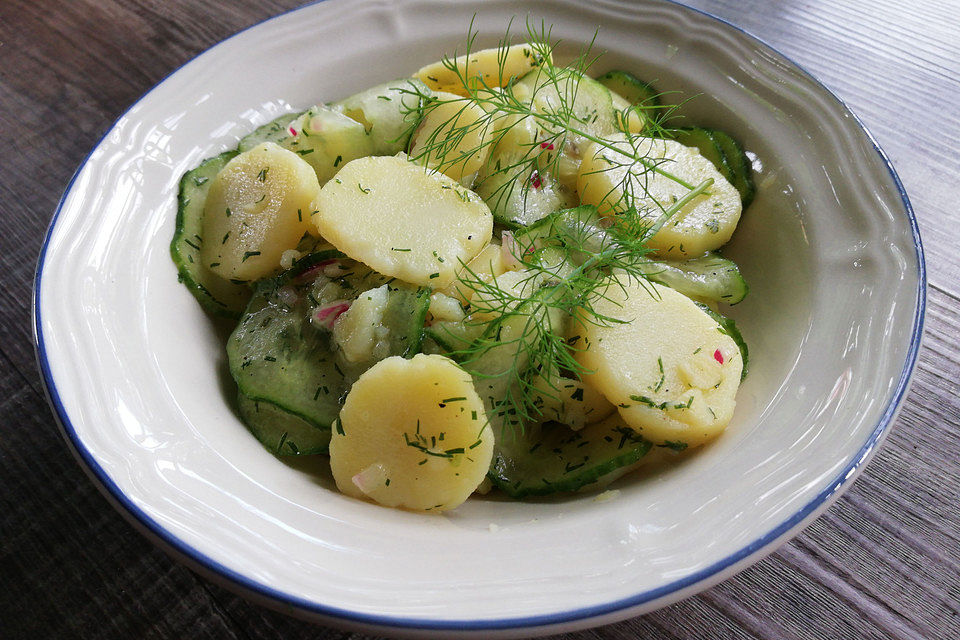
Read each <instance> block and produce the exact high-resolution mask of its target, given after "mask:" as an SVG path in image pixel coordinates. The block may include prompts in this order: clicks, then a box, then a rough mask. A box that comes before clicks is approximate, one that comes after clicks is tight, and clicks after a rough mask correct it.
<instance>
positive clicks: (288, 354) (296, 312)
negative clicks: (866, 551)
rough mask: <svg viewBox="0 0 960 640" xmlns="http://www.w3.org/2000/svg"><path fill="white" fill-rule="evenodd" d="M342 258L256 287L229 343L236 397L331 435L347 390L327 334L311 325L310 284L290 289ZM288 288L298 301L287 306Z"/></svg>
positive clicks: (315, 259)
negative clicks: (272, 407) (260, 403)
mask: <svg viewBox="0 0 960 640" xmlns="http://www.w3.org/2000/svg"><path fill="white" fill-rule="evenodd" d="M340 255H341V254H339V252H336V251H324V252H320V253H319V254H314V255H313V256H311V259H310V260H307V261H301V262H300V263H298V264H297V265H295V266H294V268H293V269H291V270H289V271H287V272H285V273H283V274H281V275H279V276H277V277H276V278H273V279H271V280H265V281H262V282H261V283H260V285H259V286H258V287H257V291H256V293H255V294H254V296H253V299H251V300H250V304H249V306H248V307H247V310H246V313H245V314H244V316H243V318H242V319H241V320H240V323H239V324H238V325H237V327H236V329H234V330H233V333H232V334H231V335H230V338H229V339H228V340H227V360H228V362H229V365H230V373H231V374H232V375H233V378H234V380H236V381H237V386H238V387H239V388H240V393H241V394H243V395H245V396H247V398H249V399H250V400H265V401H267V402H270V403H273V404H275V405H276V406H278V407H279V408H281V409H283V410H284V411H286V412H288V413H291V414H293V415H295V416H297V417H299V418H301V419H302V420H304V421H305V422H307V423H308V424H310V425H312V426H314V427H316V428H319V429H327V430H329V428H330V425H331V424H333V421H334V420H335V419H336V417H337V414H338V413H339V412H340V398H341V397H342V396H343V395H344V394H345V393H346V392H347V389H348V385H347V381H346V379H345V378H344V375H343V372H342V370H341V369H340V367H339V366H338V365H337V363H336V362H335V361H334V359H333V357H332V355H333V351H332V345H331V344H330V342H331V341H330V334H329V333H328V332H326V331H322V330H320V329H318V328H315V327H314V326H313V325H312V324H311V323H310V313H311V310H312V309H311V306H310V305H311V303H310V300H309V297H308V296H307V295H305V291H304V290H305V289H306V287H307V286H308V285H300V286H296V285H294V284H293V283H294V279H295V278H296V277H298V276H300V275H305V274H306V273H307V270H308V269H310V267H312V266H314V265H316V264H318V263H319V262H322V261H324V260H328V259H335V258H337V257H339V256H340ZM288 284H289V285H291V286H292V291H293V293H295V294H296V300H295V302H293V303H292V304H291V303H290V297H291V296H290V295H289V293H290V292H291V287H288V286H286V285H288Z"/></svg>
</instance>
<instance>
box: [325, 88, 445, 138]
mask: <svg viewBox="0 0 960 640" xmlns="http://www.w3.org/2000/svg"><path fill="white" fill-rule="evenodd" d="M431 93H432V92H431V91H430V89H428V88H427V85H425V84H423V83H422V82H420V81H419V80H417V79H415V78H404V79H401V80H395V81H393V82H387V83H385V84H381V85H378V86H376V87H372V88H370V89H367V90H366V91H362V92H360V93H358V94H356V95H353V96H350V97H349V98H347V99H345V100H341V101H340V102H337V103H334V105H333V106H334V107H335V108H340V109H342V110H343V113H344V114H345V115H346V116H347V117H349V118H352V119H354V120H356V121H357V122H359V123H360V124H362V125H363V127H364V129H365V130H366V132H367V134H368V135H369V136H370V142H371V144H372V147H373V150H372V152H371V153H372V154H373V155H383V156H392V155H395V154H397V153H399V152H401V151H403V150H404V149H406V148H407V143H408V142H409V141H410V134H411V133H413V128H414V126H415V125H416V124H417V122H418V121H419V120H420V115H421V109H422V106H423V96H429V95H431Z"/></svg>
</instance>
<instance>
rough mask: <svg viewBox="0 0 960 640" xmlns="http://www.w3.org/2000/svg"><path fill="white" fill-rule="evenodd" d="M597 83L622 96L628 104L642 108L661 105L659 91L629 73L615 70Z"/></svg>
mask: <svg viewBox="0 0 960 640" xmlns="http://www.w3.org/2000/svg"><path fill="white" fill-rule="evenodd" d="M597 82H599V83H600V84H602V85H603V86H605V87H606V88H607V89H609V90H610V91H613V92H615V93H618V94H620V95H621V96H623V97H624V98H625V99H626V100H627V102H629V103H630V104H633V105H639V106H642V107H656V106H659V104H660V98H659V95H660V94H659V93H657V90H656V89H654V88H653V87H652V86H650V85H649V84H648V83H646V82H644V81H643V80H641V79H640V78H638V77H636V76H635V75H633V74H632V73H629V72H627V71H621V70H619V69H614V70H613V71H608V72H606V73H605V74H603V75H602V76H600V77H598V78H597Z"/></svg>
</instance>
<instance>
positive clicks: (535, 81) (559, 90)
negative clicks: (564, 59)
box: [516, 67, 618, 136]
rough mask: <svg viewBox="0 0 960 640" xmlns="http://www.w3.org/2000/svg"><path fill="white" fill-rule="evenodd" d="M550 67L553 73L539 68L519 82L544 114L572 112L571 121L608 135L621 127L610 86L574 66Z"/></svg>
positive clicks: (597, 132) (598, 134) (521, 89)
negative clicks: (618, 123) (615, 117)
mask: <svg viewBox="0 0 960 640" xmlns="http://www.w3.org/2000/svg"><path fill="white" fill-rule="evenodd" d="M551 69H552V73H553V77H550V76H548V75H547V72H546V71H545V70H543V69H540V70H537V71H532V72H530V73H528V74H527V75H526V76H524V77H523V79H521V80H520V81H519V82H518V83H517V86H516V88H517V89H518V91H519V93H522V94H529V95H530V96H531V99H530V101H531V104H532V105H533V108H534V109H536V110H537V111H539V112H540V113H543V114H553V115H556V114H560V115H561V116H563V115H564V114H572V115H573V119H572V121H574V122H575V124H576V125H577V126H578V127H583V129H584V130H585V132H586V133H589V134H591V135H596V136H608V135H610V134H612V133H614V132H615V131H617V130H618V129H617V123H616V120H615V119H614V114H613V98H612V97H611V96H610V90H609V89H607V88H606V87H605V86H603V85H602V84H600V83H599V82H597V81H596V80H594V79H593V78H591V77H589V76H585V75H583V74H581V73H579V72H578V71H576V70H574V69H568V68H562V67H551ZM571 95H572V96H574V98H573V100H572V101H571V100H570V99H569V96H571Z"/></svg>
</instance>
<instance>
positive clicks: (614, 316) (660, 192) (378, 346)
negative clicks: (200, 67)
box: [171, 33, 753, 512]
mask: <svg viewBox="0 0 960 640" xmlns="http://www.w3.org/2000/svg"><path fill="white" fill-rule="evenodd" d="M469 41H470V42H472V39H470V40H469ZM591 60H593V58H592V57H591V56H590V55H589V54H588V53H585V54H584V55H582V56H581V57H579V58H577V59H575V60H573V61H572V62H570V63H568V64H560V63H559V62H557V61H555V60H554V52H553V49H552V46H551V45H550V44H549V43H548V42H547V39H546V38H545V37H542V34H536V33H531V34H530V37H529V38H528V39H527V41H526V42H524V43H521V44H516V45H501V46H500V47H497V48H494V49H486V50H478V51H469V52H468V53H467V54H465V55H462V56H458V57H453V58H443V59H442V60H441V61H439V62H436V63H434V64H430V65H427V66H425V67H423V68H421V69H420V70H418V71H416V72H415V73H413V74H412V75H411V76H410V77H407V78H401V79H398V80H393V81H390V82H386V83H384V84H381V85H378V86H375V87H372V88H370V89H367V90H365V91H361V92H360V93H358V94H356V95H353V96H350V97H347V98H346V99H343V100H340V101H339V102H332V103H323V104H317V105H315V106H311V107H309V108H308V109H306V110H304V111H300V112H295V113H289V114H285V115H283V116H280V117H279V118H277V119H275V120H273V121H272V122H269V123H268V124H266V125H264V126H262V127H260V128H259V129H257V130H255V131H253V132H251V133H250V134H249V135H247V136H246V137H244V138H242V139H241V140H240V141H239V144H238V145H237V147H236V148H235V149H232V150H229V151H226V152H224V153H221V154H220V155H217V156H214V157H212V158H209V159H207V160H205V161H203V162H202V163H201V164H200V165H199V166H197V167H196V168H194V169H193V170H191V171H189V172H187V173H186V174H185V175H184V176H183V179H182V181H181V183H180V193H179V200H178V205H179V207H178V208H179V210H178V215H177V224H176V231H175V235H174V239H173V243H172V245H171V253H172V256H173V260H174V262H175V263H176V265H177V268H178V272H179V277H180V280H181V282H183V283H184V285H186V287H187V288H188V289H189V290H190V291H191V293H193V295H194V296H195V297H196V299H197V300H198V301H199V302H200V304H201V305H203V307H204V308H205V309H206V310H207V311H209V312H210V313H212V314H214V315H217V316H222V317H226V318H231V319H233V320H234V321H235V322H236V323H237V324H236V327H235V329H234V330H233V332H232V334H231V335H230V337H229V339H228V341H227V344H226V352H227V358H228V362H229V368H230V372H231V374H232V376H233V378H234V380H235V381H236V386H237V404H236V410H237V412H238V414H239V416H240V418H241V419H242V421H243V422H244V424H245V425H246V426H247V428H248V429H249V431H250V433H251V434H252V435H253V436H255V437H256V438H257V439H258V440H259V441H260V442H261V443H262V444H263V445H264V446H265V447H266V448H267V449H269V450H270V451H271V452H273V453H274V454H276V455H279V456H304V455H323V456H327V457H328V459H329V463H330V470H331V472H332V476H333V479H334V481H335V482H336V486H337V487H338V488H339V490H340V491H341V492H342V493H343V494H346V495H347V496H352V497H353V498H357V499H361V500H366V501H370V502H373V503H376V504H380V505H384V506H388V507H395V508H402V509H407V510H413V511H424V512H442V511H445V510H449V509H453V508H455V507H457V506H458V505H460V504H462V503H463V502H464V501H465V500H467V499H468V498H469V497H470V496H471V495H473V494H475V493H487V492H489V491H499V492H502V493H504V494H507V495H508V496H511V497H513V498H524V497H527V496H541V495H548V494H553V493H567V492H574V491H579V490H590V489H597V488H599V487H603V486H605V485H606V484H608V483H609V482H611V481H612V480H614V479H616V478H617V477H619V476H621V475H623V474H624V473H626V472H628V471H630V470H631V469H634V468H636V467H638V466H640V465H642V464H644V463H645V462H646V461H648V460H650V459H653V458H657V459H659V460H663V459H664V458H667V459H670V458H678V459H679V458H681V457H682V455H683V454H682V453H681V452H683V451H686V450H690V449H693V448H695V447H699V446H701V445H704V444H705V443H707V442H709V441H710V440H712V439H713V438H715V437H717V436H718V435H719V434H720V433H721V432H723V430H724V429H725V428H726V427H727V425H728V423H729V422H730V420H731V418H732V416H733V414H734V408H735V404H736V402H735V397H736V393H737V389H738V387H739V385H740V382H741V380H742V378H743V376H744V375H745V371H746V360H747V350H746V345H745V344H744V342H743V340H742V338H741V336H740V333H739V332H738V331H737V328H736V326H735V325H734V323H733V322H732V321H731V320H729V319H728V318H726V317H724V316H723V315H721V313H720V306H719V305H721V304H725V305H732V304H736V303H738V302H740V301H741V300H742V299H743V298H744V296H745V295H746V294H747V285H746V283H745V281H744V279H743V277H742V276H741V274H740V270H739V269H738V267H737V265H736V264H734V263H733V262H732V261H731V260H729V259H728V258H725V257H723V256H722V255H721V253H720V250H721V248H722V247H723V245H724V244H726V243H727V241H728V240H730V238H731V236H732V235H733V233H734V231H735V229H736V227H737V223H738V221H739V220H740V218H741V215H742V212H743V209H744V208H745V207H746V206H747V205H748V204H749V203H750V200H751V199H752V197H753V183H752V180H751V174H750V163H749V160H748V159H747V157H746V155H745V153H744V151H743V149H742V148H741V147H740V145H739V144H738V143H737V141H736V140H734V139H733V138H732V137H731V136H729V135H728V134H726V133H724V132H722V131H717V130H711V129H706V128H703V127H698V126H696V123H691V122H688V121H687V120H686V119H684V118H683V117H681V116H680V115H679V114H678V110H677V108H676V107H675V106H672V105H671V104H670V103H671V102H678V101H679V100H677V99H676V98H674V97H672V96H671V95H670V94H660V93H658V92H657V91H656V90H655V89H654V88H653V87H652V86H651V85H650V84H648V83H646V82H644V81H642V80H640V79H639V78H638V77H637V76H636V75H634V73H633V72H632V71H625V70H611V71H608V72H606V73H602V74H598V73H594V72H593V71H592V69H591V65H590V64H588V62H589V61H591ZM654 452H656V454H657V455H652V453H654Z"/></svg>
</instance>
